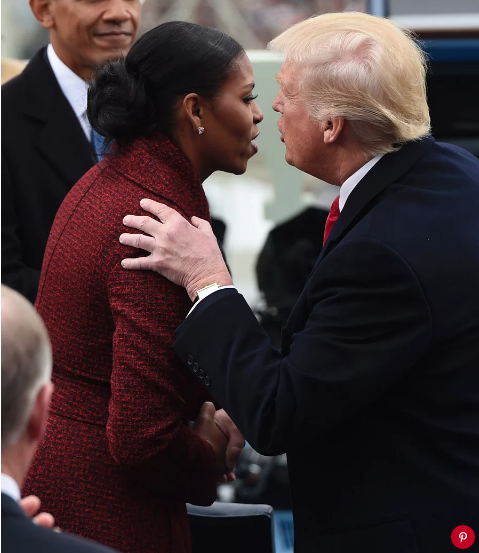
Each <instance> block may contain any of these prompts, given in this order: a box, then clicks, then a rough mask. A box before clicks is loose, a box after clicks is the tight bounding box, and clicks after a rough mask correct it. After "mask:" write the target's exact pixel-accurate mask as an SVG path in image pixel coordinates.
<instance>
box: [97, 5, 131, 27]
mask: <svg viewBox="0 0 479 553" xmlns="http://www.w3.org/2000/svg"><path fill="white" fill-rule="evenodd" d="M130 4H131V2H130ZM103 19H105V20H106V21H115V22H117V23H120V22H123V21H128V19H131V12H130V10H128V2H126V1H125V0H109V1H108V2H107V8H106V10H105V12H104V13H103Z"/></svg>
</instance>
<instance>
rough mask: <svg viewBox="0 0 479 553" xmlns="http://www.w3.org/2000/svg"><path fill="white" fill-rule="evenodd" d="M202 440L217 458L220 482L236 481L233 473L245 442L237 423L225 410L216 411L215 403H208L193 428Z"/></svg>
mask: <svg viewBox="0 0 479 553" xmlns="http://www.w3.org/2000/svg"><path fill="white" fill-rule="evenodd" d="M193 432H195V433H196V434H197V435H198V436H199V437H200V438H203V440H205V441H207V442H208V443H209V444H210V446H211V447H212V448H213V451H214V452H215V457H216V467H217V471H218V482H227V481H232V480H235V478H236V477H235V475H234V473H233V471H234V469H235V467H236V464H237V462H238V459H239V456H240V455H241V451H242V450H243V447H244V444H245V441H244V438H243V435H242V434H241V432H240V431H239V430H238V429H237V428H236V425H235V423H234V422H233V421H232V420H231V419H230V417H229V416H228V415H227V414H226V412H225V410H224V409H218V410H216V408H215V406H214V405H213V403H210V402H209V401H206V402H205V403H203V405H202V406H201V409H200V413H199V415H198V418H197V419H196V422H195V424H194V426H193Z"/></svg>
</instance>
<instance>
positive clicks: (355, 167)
mask: <svg viewBox="0 0 479 553" xmlns="http://www.w3.org/2000/svg"><path fill="white" fill-rule="evenodd" d="M372 157H373V156H367V155H366V154H365V153H364V152H362V151H361V150H357V151H353V152H351V153H350V155H349V157H348V155H344V156H341V157H340V159H339V164H338V175H337V178H338V183H339V186H342V185H343V184H344V183H345V182H346V181H347V180H348V179H349V177H350V176H351V175H354V173H356V171H359V169H361V167H363V166H364V165H366V163H367V162H368V161H369V160H370V159H372Z"/></svg>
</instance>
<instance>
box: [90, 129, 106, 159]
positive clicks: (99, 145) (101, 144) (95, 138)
mask: <svg viewBox="0 0 479 553" xmlns="http://www.w3.org/2000/svg"><path fill="white" fill-rule="evenodd" d="M105 140H106V138H105V137H104V136H102V135H101V134H99V133H97V132H96V130H95V129H92V130H91V145H92V147H93V150H94V152H95V154H96V158H97V160H98V161H101V160H102V159H103V158H104V157H105V154H106V151H105Z"/></svg>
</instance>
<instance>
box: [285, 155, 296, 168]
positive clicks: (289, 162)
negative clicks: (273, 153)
mask: <svg viewBox="0 0 479 553" xmlns="http://www.w3.org/2000/svg"><path fill="white" fill-rule="evenodd" d="M284 159H285V161H286V163H287V164H288V165H291V167H295V164H294V161H293V158H292V157H291V156H289V155H288V152H286V154H285V156H284Z"/></svg>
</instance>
